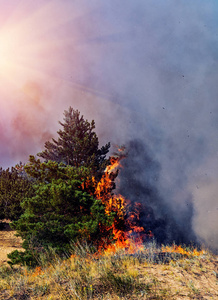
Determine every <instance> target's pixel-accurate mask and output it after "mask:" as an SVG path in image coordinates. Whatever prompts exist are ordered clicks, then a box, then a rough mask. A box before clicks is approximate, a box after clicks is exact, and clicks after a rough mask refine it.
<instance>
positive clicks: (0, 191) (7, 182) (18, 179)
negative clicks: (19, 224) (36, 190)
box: [0, 167, 33, 220]
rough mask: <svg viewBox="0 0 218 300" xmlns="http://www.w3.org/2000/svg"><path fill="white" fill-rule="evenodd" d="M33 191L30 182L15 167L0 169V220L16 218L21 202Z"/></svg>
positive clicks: (19, 213) (21, 210) (20, 212)
mask: <svg viewBox="0 0 218 300" xmlns="http://www.w3.org/2000/svg"><path fill="white" fill-rule="evenodd" d="M32 193H33V189H32V184H31V182H30V181H29V180H28V179H27V178H26V177H25V176H24V175H23V174H21V172H20V171H19V170H17V169H16V168H13V167H12V168H11V170H10V169H9V168H8V169H7V170H3V169H2V168H1V169H0V220H3V219H10V220H17V219H18V218H19V217H20V215H21V214H22V213H23V209H22V207H21V205H20V204H21V202H22V200H23V199H24V198H25V197H28V196H30V195H31V194H32Z"/></svg>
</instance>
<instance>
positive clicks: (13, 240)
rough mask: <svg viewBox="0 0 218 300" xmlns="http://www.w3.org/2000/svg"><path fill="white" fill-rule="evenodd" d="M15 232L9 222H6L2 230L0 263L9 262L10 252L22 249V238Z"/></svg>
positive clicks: (0, 236) (0, 231)
mask: <svg viewBox="0 0 218 300" xmlns="http://www.w3.org/2000/svg"><path fill="white" fill-rule="evenodd" d="M15 233H16V232H15V231H13V230H12V229H11V228H10V226H9V222H8V221H6V222H4V229H2V230H0V265H1V264H3V263H6V262H7V260H8V258H7V254H8V253H10V252H12V251H14V250H16V249H18V250H21V249H22V246H21V244H22V239H21V238H20V237H17V236H15Z"/></svg>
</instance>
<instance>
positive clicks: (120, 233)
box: [95, 155, 145, 253]
mask: <svg viewBox="0 0 218 300" xmlns="http://www.w3.org/2000/svg"><path fill="white" fill-rule="evenodd" d="M123 157H124V156H123V155H119V156H118V157H111V158H110V165H109V166H107V168H106V169H105V172H104V174H103V176H102V178H101V180H100V181H99V182H98V183H97V185H96V190H95V196H96V197H97V199H100V200H101V201H102V203H104V205H105V213H106V214H108V215H109V214H111V213H115V217H114V221H113V224H112V226H111V227H110V228H108V230H111V229H112V232H113V236H114V238H113V241H112V242H110V241H108V240H107V241H106V243H105V242H103V243H102V244H101V245H100V247H99V251H100V252H101V251H102V250H104V253H111V252H112V253H114V252H115V251H116V250H118V249H125V250H126V251H127V252H128V253H135V252H136V251H140V250H142V249H143V236H144V235H145V229H144V228H143V227H140V226H138V225H137V223H138V220H139V213H140V210H141V204H140V203H136V204H135V205H134V207H133V211H131V212H129V206H130V201H129V200H128V199H125V198H124V197H123V196H122V195H113V194H111V192H112V190H113V189H114V188H115V183H114V180H115V178H116V177H117V175H118V168H119V167H120V166H121V164H120V161H121V159H122V158H123Z"/></svg>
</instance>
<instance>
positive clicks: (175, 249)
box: [161, 245, 204, 256]
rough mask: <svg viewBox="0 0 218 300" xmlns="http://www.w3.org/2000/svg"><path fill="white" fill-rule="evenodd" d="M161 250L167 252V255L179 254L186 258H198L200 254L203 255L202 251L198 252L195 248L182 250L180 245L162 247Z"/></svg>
mask: <svg viewBox="0 0 218 300" xmlns="http://www.w3.org/2000/svg"><path fill="white" fill-rule="evenodd" d="M161 250H162V251H163V252H168V253H179V254H182V255H186V256H200V255H202V254H204V251H203V250H202V251H198V250H197V249H196V248H195V249H193V250H187V249H184V248H183V247H182V246H181V245H179V246H177V245H173V246H171V247H170V246H163V247H162V248H161Z"/></svg>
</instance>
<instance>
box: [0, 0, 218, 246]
mask: <svg viewBox="0 0 218 300" xmlns="http://www.w3.org/2000/svg"><path fill="white" fill-rule="evenodd" d="M0 11H1V13H0V14H1V15H2V18H1V24H0V25H1V28H3V29H4V30H6V29H7V28H9V27H10V28H11V26H12V28H14V27H16V26H17V25H18V24H19V26H18V27H16V28H19V30H20V34H21V33H22V34H21V42H22V45H20V46H22V47H20V48H19V49H18V50H19V52H18V53H19V54H20V60H19V63H23V64H24V67H25V68H24V70H25V71H24V72H23V74H22V76H17V77H16V76H15V77H14V78H13V83H14V82H16V83H17V85H14V86H13V88H12V89H9V88H7V89H6V88H5V86H4V87H1V89H0V98H1V111H0V117H1V118H0V160H1V161H0V163H1V165H2V166H3V167H7V166H9V165H13V164H15V163H17V162H18V161H19V160H22V161H24V160H27V158H28V155H29V154H35V153H37V152H39V151H41V150H42V148H43V143H44V141H46V140H48V139H49V138H50V137H51V136H54V135H55V132H56V131H57V129H58V124H57V121H58V120H62V113H63V111H64V109H67V108H68V107H69V105H71V106H72V107H74V108H76V109H79V110H80V111H81V113H82V114H84V116H85V118H88V119H89V120H91V119H94V120H95V121H96V125H97V133H98V135H99V138H100V141H101V143H102V144H104V143H105V142H107V141H111V142H112V143H114V144H119V145H120V144H125V145H126V147H127V149H128V152H129V156H128V158H127V159H126V161H125V162H124V167H125V168H123V170H122V171H121V172H120V177H121V182H120V185H119V189H120V191H122V193H124V194H125V196H126V197H128V198H131V201H139V202H141V203H142V204H143V205H144V207H145V215H144V219H143V220H144V222H145V225H146V226H147V227H149V226H150V227H151V229H152V230H153V231H154V233H156V236H157V238H158V239H159V241H160V242H162V241H173V240H175V241H177V242H187V241H197V242H200V243H205V244H206V246H209V247H211V248H212V249H213V250H214V251H217V250H218V221H217V220H218V216H217V215H218V209H217V206H218V204H217V180H218V172H217V170H218V156H217V151H218V150H217V149H218V137H217V136H218V135H217V128H218V117H217V116H218V100H217V96H218V85H217V81H218V75H217V74H218V73H217V67H218V56H217V49H218V35H217V20H218V18H217V14H218V4H217V2H216V1H212V0H208V1H201V0H199V1H197V2H196V1H194V0H193V1H182V0H181V1H172V0H166V1H161V0H157V1H143V0H141V1H140V0H139V1H130V0H125V1H124V0H120V1H117V2H116V4H115V3H114V2H113V1H100V0H94V1H88V0H82V1H81V0H78V1H67V0H66V1H60V0H57V1H49V2H48V1H45V0H44V1H43V0H40V1H37V3H35V2H32V1H27V0H26V1H21V2H20V4H19V5H17V1H15V0H14V1H12V0H11V1H7V4H5V1H0ZM2 12H4V13H2ZM13 26H14V27H13ZM17 30H18V29H17ZM15 33H16V31H15ZM18 33H19V32H18ZM10 35H12V36H13V30H11V31H10ZM16 36H17V37H18V39H19V34H17V35H16ZM0 55H1V53H0ZM27 70H28V71H27ZM16 71H17V69H16ZM17 72H18V71H17ZM25 72H26V73H25ZM15 74H16V73H15ZM18 74H19V72H18ZM25 74H26V76H25ZM11 76H12V77H13V75H11ZM18 77H19V78H18ZM1 78H3V74H2V73H1ZM146 208H147V211H146ZM149 218H150V219H149Z"/></svg>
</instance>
